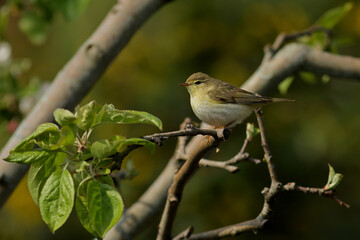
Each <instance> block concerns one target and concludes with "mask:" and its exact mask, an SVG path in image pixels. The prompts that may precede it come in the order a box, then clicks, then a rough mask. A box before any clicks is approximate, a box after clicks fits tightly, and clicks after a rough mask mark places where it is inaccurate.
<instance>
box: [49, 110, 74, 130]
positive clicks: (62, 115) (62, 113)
mask: <svg viewBox="0 0 360 240" xmlns="http://www.w3.org/2000/svg"><path fill="white" fill-rule="evenodd" d="M54 118H55V121H56V122H57V123H59V124H60V126H66V125H70V124H74V123H75V121H76V117H75V115H74V114H73V113H72V112H70V111H69V110H67V109H63V108H58V109H56V110H55V111H54Z"/></svg>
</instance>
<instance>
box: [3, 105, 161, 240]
mask: <svg viewBox="0 0 360 240" xmlns="http://www.w3.org/2000/svg"><path fill="white" fill-rule="evenodd" d="M54 117H55V120H56V122H57V123H58V124H59V126H60V127H59V126H58V125H56V124H54V123H44V124H41V125H40V126H39V127H38V128H37V129H36V130H35V131H34V132H33V133H32V134H31V135H30V136H28V137H27V138H25V139H24V140H23V141H22V142H20V144H19V145H18V146H16V147H15V148H14V149H12V150H11V152H10V155H9V156H8V157H7V158H6V159H5V160H6V161H9V162H14V163H22V164H31V167H30V172H29V178H28V187H29V191H30V194H31V196H32V198H33V199H34V201H35V203H36V204H37V205H38V206H39V208H40V213H41V216H42V218H43V220H44V221H45V222H46V224H47V225H48V226H49V228H50V230H51V231H52V232H55V231H56V230H57V229H58V228H59V227H61V226H62V225H63V224H64V223H65V221H66V220H67V218H68V217H69V215H70V213H71V211H72V209H73V206H74V205H75V209H76V212H77V214H78V217H79V219H80V222H81V223H82V225H83V226H84V227H85V228H86V229H87V230H88V231H89V232H90V233H92V234H93V235H94V236H96V237H99V238H103V237H104V236H105V234H106V232H107V231H108V230H109V229H110V228H111V227H112V226H113V225H114V224H115V223H116V222H117V221H118V220H119V218H120V216H121V214H122V210H123V202H122V198H121V196H120V194H119V192H118V191H117V190H116V188H115V187H114V182H113V180H112V178H111V176H110V173H111V171H112V168H111V166H113V165H114V164H116V161H119V159H116V158H115V157H114V156H119V155H122V154H123V153H124V152H125V151H126V148H127V147H129V146H133V145H136V146H145V147H148V148H149V149H150V150H151V151H154V149H155V144H154V143H152V142H149V141H147V140H145V139H142V138H129V139H126V138H125V137H123V136H113V137H112V138H110V139H104V140H98V141H94V142H91V141H90V140H89V137H90V135H91V132H92V130H93V129H94V128H95V127H96V126H99V125H101V124H106V123H116V124H134V123H145V124H151V125H154V126H156V127H158V128H159V129H161V128H162V123H161V121H160V119H158V118H157V117H155V116H153V115H151V114H149V113H147V112H141V111H131V110H118V109H115V107H114V106H113V105H111V104H105V105H103V106H102V105H99V104H97V103H96V102H95V101H92V102H90V103H88V104H86V105H84V106H82V107H77V108H76V111H75V113H72V112H70V111H68V110H66V109H57V110H55V112H54ZM123 156H126V154H123ZM120 161H122V159H120Z"/></svg>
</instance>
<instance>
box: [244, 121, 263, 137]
mask: <svg viewBox="0 0 360 240" xmlns="http://www.w3.org/2000/svg"><path fill="white" fill-rule="evenodd" d="M259 133H260V129H259V128H256V127H255V125H254V124H253V123H247V124H246V139H248V140H249V141H251V140H252V139H253V138H254V137H255V136H256V135H258V134H259Z"/></svg>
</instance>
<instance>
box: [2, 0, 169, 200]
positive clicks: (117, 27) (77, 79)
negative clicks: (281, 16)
mask: <svg viewBox="0 0 360 240" xmlns="http://www.w3.org/2000/svg"><path fill="white" fill-rule="evenodd" d="M166 2H168V1H166V0H122V1H118V2H117V3H116V4H115V5H114V7H113V8H112V9H111V10H110V11H109V13H108V15H107V16H106V18H105V19H104V20H103V22H102V23H101V24H100V26H99V27H98V28H97V30H96V31H95V32H94V33H93V34H92V36H91V37H90V38H89V39H88V40H87V41H86V42H85V43H84V44H83V45H82V46H81V47H80V49H79V50H78V51H77V52H76V54H75V55H74V56H73V57H72V59H71V60H70V61H69V62H68V63H67V64H66V65H65V67H64V68H63V69H62V70H61V71H59V73H58V74H57V75H56V77H55V79H54V81H53V83H52V84H51V87H50V89H49V90H48V91H47V92H46V94H45V95H44V96H43V97H42V98H41V100H40V101H39V102H38V103H37V104H36V106H35V107H34V109H33V110H32V111H31V113H30V114H29V115H28V116H27V117H26V118H25V119H24V120H23V121H22V123H21V124H20V126H19V127H18V128H17V130H16V131H15V133H14V134H13V136H12V137H11V138H10V140H9V141H8V142H7V144H6V145H5V147H4V148H3V149H2V151H1V155H0V157H1V159H3V158H5V157H6V156H7V155H8V154H9V151H10V150H11V149H12V148H14V147H15V146H16V145H17V144H18V143H19V142H20V141H21V140H22V139H24V138H25V137H26V136H28V135H29V134H31V132H33V131H34V130H35V129H36V127H37V126H38V125H40V124H41V123H44V122H50V121H53V115H52V114H53V112H54V110H55V109H56V108H60V107H61V108H68V109H72V108H73V107H74V106H75V105H77V104H78V103H79V102H80V100H81V99H82V98H83V97H84V96H85V95H86V94H87V93H88V92H89V90H90V89H91V87H92V86H93V85H94V84H95V83H96V81H97V80H98V79H99V77H100V76H101V75H102V74H103V73H104V71H105V70H106V68H107V67H108V66H109V65H110V63H111V62H112V61H113V60H114V58H115V57H116V56H117V55H118V53H119V52H120V51H121V50H122V49H123V48H124V47H125V45H126V44H127V43H128V42H129V40H130V39H131V37H132V36H133V35H134V34H135V32H136V31H137V30H138V29H139V28H140V26H141V25H142V24H143V23H144V22H145V21H146V20H147V19H148V18H149V17H150V16H151V15H152V14H153V13H155V12H156V11H157V10H158V9H159V8H160V7H161V6H163V5H164V4H165V3H166ZM27 169H28V165H22V164H21V165H20V164H12V163H8V162H5V161H3V160H0V178H1V179H3V180H4V181H3V184H1V185H0V207H1V206H3V204H4V203H5V202H6V200H7V199H8V197H9V196H10V194H11V193H12V191H13V190H14V189H15V187H16V186H17V184H18V183H19V182H20V180H21V179H22V178H23V176H24V175H25V173H26V171H27ZM4 183H5V184H4Z"/></svg>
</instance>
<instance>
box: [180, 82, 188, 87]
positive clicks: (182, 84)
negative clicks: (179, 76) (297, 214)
mask: <svg viewBox="0 0 360 240" xmlns="http://www.w3.org/2000/svg"><path fill="white" fill-rule="evenodd" d="M179 85H180V86H184V87H187V86H189V85H190V84H188V83H179Z"/></svg>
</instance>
